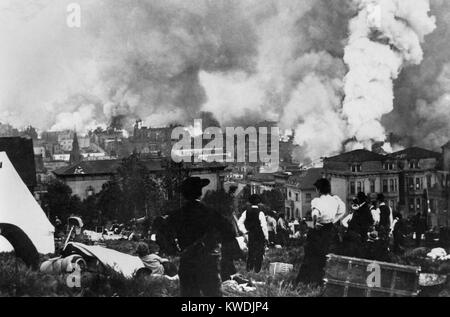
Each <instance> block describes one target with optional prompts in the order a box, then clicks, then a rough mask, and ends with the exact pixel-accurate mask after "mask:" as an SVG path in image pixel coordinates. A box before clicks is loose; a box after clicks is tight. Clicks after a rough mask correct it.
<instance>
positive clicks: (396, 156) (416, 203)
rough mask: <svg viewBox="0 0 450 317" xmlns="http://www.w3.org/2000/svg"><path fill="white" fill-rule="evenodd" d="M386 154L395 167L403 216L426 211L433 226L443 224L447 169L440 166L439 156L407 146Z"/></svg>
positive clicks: (445, 209) (445, 211) (440, 155)
mask: <svg viewBox="0 0 450 317" xmlns="http://www.w3.org/2000/svg"><path fill="white" fill-rule="evenodd" d="M444 151H445V150H444ZM386 157H387V159H388V160H390V161H392V162H393V163H395V164H397V166H398V170H399V177H400V184H399V185H400V197H399V198H400V206H401V209H402V213H403V215H404V216H406V217H412V216H414V215H415V214H417V213H419V212H420V213H429V214H430V220H431V223H430V224H431V225H432V226H433V227H435V226H439V225H440V224H441V223H442V224H444V222H446V218H447V216H446V214H447V209H448V206H447V205H448V203H447V202H448V188H449V187H448V185H449V184H448V181H449V178H448V175H449V172H448V171H444V168H443V166H442V157H443V155H442V154H441V153H438V152H433V151H429V150H425V149H422V148H418V147H411V148H408V149H405V150H403V151H399V152H395V153H392V154H389V155H387V156H386ZM444 213H445V215H444ZM439 218H443V219H441V220H439Z"/></svg>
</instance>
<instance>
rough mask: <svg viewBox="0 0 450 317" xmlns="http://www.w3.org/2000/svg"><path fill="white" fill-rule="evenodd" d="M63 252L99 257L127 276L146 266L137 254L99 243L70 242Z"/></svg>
mask: <svg viewBox="0 0 450 317" xmlns="http://www.w3.org/2000/svg"><path fill="white" fill-rule="evenodd" d="M63 252H64V253H68V252H70V253H76V254H79V255H81V256H88V257H94V258H97V259H98V260H99V261H100V262H101V263H102V264H103V265H105V266H107V267H109V268H111V269H113V270H114V271H116V272H117V273H121V274H123V275H124V276H125V277H127V278H131V277H133V275H134V274H135V273H136V271H137V270H139V269H141V268H144V267H145V266H144V263H143V262H142V260H141V259H140V258H139V257H137V256H132V255H129V254H126V253H122V252H119V251H116V250H112V249H108V248H104V247H101V246H97V245H85V244H82V243H78V242H69V243H68V244H67V246H66V248H65V249H64V251H63Z"/></svg>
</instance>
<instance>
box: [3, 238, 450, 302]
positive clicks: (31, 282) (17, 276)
mask: <svg viewBox="0 0 450 317" xmlns="http://www.w3.org/2000/svg"><path fill="white" fill-rule="evenodd" d="M107 246H108V247H109V248H112V249H116V250H118V251H121V252H125V253H129V254H132V253H133V252H134V250H135V247H136V243H135V242H128V241H125V242H123V241H115V242H109V243H108V244H107ZM426 252H428V249H426V248H422V249H417V250H415V251H409V252H407V253H406V254H405V256H403V257H396V258H394V259H393V260H394V261H395V262H397V263H401V264H405V265H420V266H421V267H422V271H423V272H428V273H439V274H446V275H449V276H450V264H446V263H444V264H438V263H431V262H429V261H426V260H424V255H426ZM302 258H303V248H301V247H296V248H288V249H282V250H275V249H271V250H269V251H268V252H267V253H266V256H265V259H264V263H263V270H262V271H261V272H260V273H259V274H254V273H251V274H249V273H247V272H246V270H245V262H244V261H242V260H240V261H237V262H236V267H237V269H238V272H239V273H240V274H241V275H242V276H243V277H245V278H247V279H248V278H251V279H252V281H255V282H259V283H256V284H260V285H257V286H256V290H254V291H251V292H241V291H237V290H229V289H224V296H227V297H243V296H245V297H318V296H319V297H320V296H322V294H323V289H322V288H313V287H310V286H306V285H299V286H297V287H295V286H294V283H293V282H294V280H295V277H296V273H297V272H298V269H299V266H300V264H301V261H302ZM43 260H44V259H43ZM172 260H173V261H175V262H177V259H176V258H174V259H172ZM272 262H283V263H291V264H294V271H293V272H292V273H289V274H286V275H279V276H276V277H274V276H272V275H270V274H269V265H270V263H272ZM261 282H262V283H261ZM81 284H82V288H81V289H71V288H69V287H67V286H66V277H65V276H62V275H52V274H45V273H41V272H36V271H32V270H30V269H28V268H27V267H26V266H25V265H24V264H23V263H21V261H20V260H18V259H16V258H15V257H14V255H12V254H0V296H75V297H84V296H89V297H90V296H95V297H115V296H118V297H127V296H145V297H174V296H178V282H177V281H169V280H167V279H164V278H155V277H146V278H135V279H125V278H123V277H122V276H121V275H119V274H115V273H112V272H109V274H104V275H100V274H93V273H85V274H83V277H82V282H81ZM423 296H446V297H447V296H450V282H448V283H447V284H446V285H442V286H440V287H439V288H435V289H429V290H426V291H425V292H423Z"/></svg>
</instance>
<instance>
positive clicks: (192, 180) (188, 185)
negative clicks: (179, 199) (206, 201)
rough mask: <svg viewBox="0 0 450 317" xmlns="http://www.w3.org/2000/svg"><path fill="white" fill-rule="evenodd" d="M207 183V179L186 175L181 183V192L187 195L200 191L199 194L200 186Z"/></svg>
mask: <svg viewBox="0 0 450 317" xmlns="http://www.w3.org/2000/svg"><path fill="white" fill-rule="evenodd" d="M209 183H210V181H209V179H204V178H200V177H188V178H186V179H185V180H184V181H183V182H182V183H181V192H182V193H183V194H185V195H188V196H190V195H191V194H194V193H195V194H198V193H200V195H201V191H202V188H203V187H205V186H208V185H209Z"/></svg>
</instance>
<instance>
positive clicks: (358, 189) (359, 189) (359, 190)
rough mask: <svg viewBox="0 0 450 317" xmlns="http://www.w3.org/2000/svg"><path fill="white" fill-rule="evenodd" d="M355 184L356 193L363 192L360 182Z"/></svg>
mask: <svg viewBox="0 0 450 317" xmlns="http://www.w3.org/2000/svg"><path fill="white" fill-rule="evenodd" d="M357 184H358V188H357V192H358V193H360V192H362V191H363V186H362V182H358V183H357Z"/></svg>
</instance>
